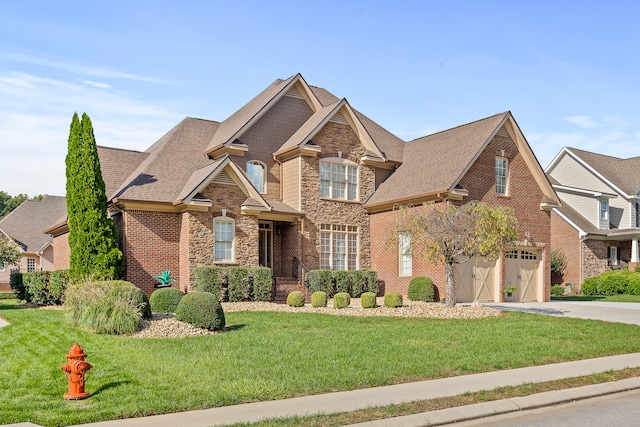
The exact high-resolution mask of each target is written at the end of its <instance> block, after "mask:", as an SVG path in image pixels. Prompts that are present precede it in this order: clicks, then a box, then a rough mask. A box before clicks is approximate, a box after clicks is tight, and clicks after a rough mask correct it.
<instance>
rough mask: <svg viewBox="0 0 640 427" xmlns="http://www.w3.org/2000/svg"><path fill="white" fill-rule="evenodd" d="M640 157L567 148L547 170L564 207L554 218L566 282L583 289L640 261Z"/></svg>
mask: <svg viewBox="0 0 640 427" xmlns="http://www.w3.org/2000/svg"><path fill="white" fill-rule="evenodd" d="M638 170H640V157H634V158H630V159H621V158H617V157H611V156H606V155H602V154H597V153H592V152H589V151H583V150H578V149H576V148H569V147H565V148H563V149H562V150H561V151H560V152H559V153H558V155H557V156H556V157H555V158H554V159H553V161H552V162H551V163H550V164H549V166H548V167H547V169H546V173H547V175H548V176H549V179H550V181H551V183H552V184H553V187H554V189H555V190H556V193H557V194H558V196H559V197H560V199H561V200H562V206H561V207H558V208H555V209H554V210H553V213H552V216H551V230H552V240H551V247H552V248H553V249H560V250H562V252H564V254H565V256H566V259H567V265H566V268H565V271H564V274H563V276H562V277H560V278H559V280H558V282H560V283H565V284H566V283H570V284H573V285H580V284H581V283H582V282H583V281H584V280H585V279H587V278H589V277H592V276H595V275H598V274H600V273H602V272H604V271H607V270H612V269H619V268H624V267H625V266H628V267H629V268H630V269H634V268H635V267H636V266H637V265H638V263H639V261H640V256H639V251H638V238H639V237H640V228H639V227H640V208H639V203H640V197H639V194H640V179H639V178H638Z"/></svg>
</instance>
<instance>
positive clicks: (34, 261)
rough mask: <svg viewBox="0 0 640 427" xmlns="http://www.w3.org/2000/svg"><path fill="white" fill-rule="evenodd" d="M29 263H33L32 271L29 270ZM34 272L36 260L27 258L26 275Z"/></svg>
mask: <svg viewBox="0 0 640 427" xmlns="http://www.w3.org/2000/svg"><path fill="white" fill-rule="evenodd" d="M29 261H33V270H29ZM34 271H36V259H35V258H34V257H28V258H27V272H28V273H32V272H34Z"/></svg>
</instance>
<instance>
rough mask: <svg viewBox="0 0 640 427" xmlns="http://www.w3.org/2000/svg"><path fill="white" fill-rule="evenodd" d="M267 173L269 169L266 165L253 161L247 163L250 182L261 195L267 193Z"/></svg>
mask: <svg viewBox="0 0 640 427" xmlns="http://www.w3.org/2000/svg"><path fill="white" fill-rule="evenodd" d="M266 171H267V168H266V166H265V164H264V163H262V162H259V161H257V160H251V161H250V162H247V176H248V177H249V181H251V184H253V186H254V187H256V190H258V191H259V192H260V193H262V194H265V193H266V192H267V185H266V179H265V178H266Z"/></svg>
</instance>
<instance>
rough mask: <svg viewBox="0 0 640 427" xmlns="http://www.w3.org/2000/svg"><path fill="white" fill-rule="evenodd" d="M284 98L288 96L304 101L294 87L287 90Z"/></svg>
mask: <svg viewBox="0 0 640 427" xmlns="http://www.w3.org/2000/svg"><path fill="white" fill-rule="evenodd" d="M284 96H290V97H291V98H298V99H304V98H303V96H302V95H301V94H300V91H298V89H296V88H295V87H292V88H291V89H289V90H288V91H287V93H285V94H284Z"/></svg>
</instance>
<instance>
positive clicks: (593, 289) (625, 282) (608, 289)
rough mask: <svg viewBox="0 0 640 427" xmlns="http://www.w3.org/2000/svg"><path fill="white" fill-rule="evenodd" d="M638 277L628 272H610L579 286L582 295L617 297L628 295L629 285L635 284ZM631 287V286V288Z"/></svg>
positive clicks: (591, 278) (589, 279) (590, 278)
mask: <svg viewBox="0 0 640 427" xmlns="http://www.w3.org/2000/svg"><path fill="white" fill-rule="evenodd" d="M638 277H640V275H639V274H638V273H636V272H633V271H629V270H612V271H605V272H604V273H602V274H600V275H598V276H594V277H589V278H588V279H587V280H585V281H584V283H583V284H582V286H581V289H582V293H583V294H584V295H602V296H609V295H618V294H624V293H628V292H629V291H628V287H629V283H635V281H636V280H638V279H637V278H638ZM632 287H633V286H632Z"/></svg>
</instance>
